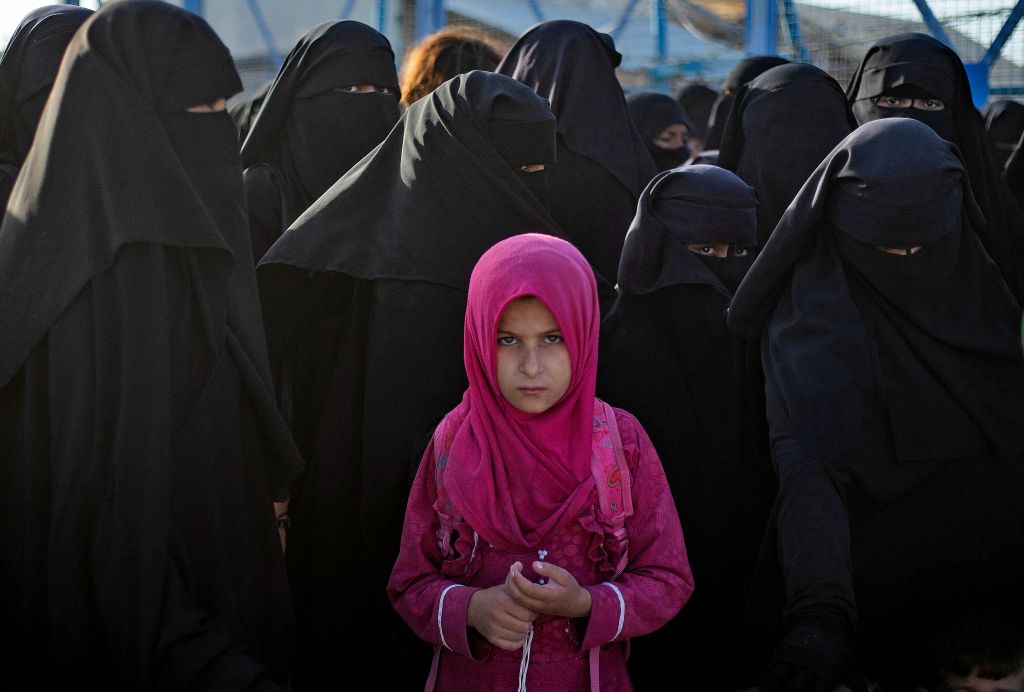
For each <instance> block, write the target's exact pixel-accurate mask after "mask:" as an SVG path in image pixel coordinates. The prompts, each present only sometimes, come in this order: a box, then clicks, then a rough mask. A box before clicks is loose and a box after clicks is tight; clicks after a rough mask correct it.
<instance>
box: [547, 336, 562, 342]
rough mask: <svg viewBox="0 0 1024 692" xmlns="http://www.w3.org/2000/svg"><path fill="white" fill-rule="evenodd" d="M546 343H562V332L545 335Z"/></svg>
mask: <svg viewBox="0 0 1024 692" xmlns="http://www.w3.org/2000/svg"><path fill="white" fill-rule="evenodd" d="M544 343H546V344H560V343H562V335H561V334H548V335H547V336H545V337H544Z"/></svg>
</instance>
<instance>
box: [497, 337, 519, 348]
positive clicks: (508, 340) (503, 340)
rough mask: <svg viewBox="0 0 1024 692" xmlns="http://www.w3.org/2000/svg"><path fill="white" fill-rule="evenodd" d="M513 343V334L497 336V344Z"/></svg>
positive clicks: (506, 344) (514, 339) (513, 344)
mask: <svg viewBox="0 0 1024 692" xmlns="http://www.w3.org/2000/svg"><path fill="white" fill-rule="evenodd" d="M515 344H516V338H515V337H514V336H499V337H498V345H499V346H515Z"/></svg>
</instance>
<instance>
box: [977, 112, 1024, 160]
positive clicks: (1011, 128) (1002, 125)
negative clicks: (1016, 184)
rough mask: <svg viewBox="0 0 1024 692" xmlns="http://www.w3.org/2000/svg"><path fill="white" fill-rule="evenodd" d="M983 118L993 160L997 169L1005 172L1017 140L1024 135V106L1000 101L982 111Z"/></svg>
mask: <svg viewBox="0 0 1024 692" xmlns="http://www.w3.org/2000/svg"><path fill="white" fill-rule="evenodd" d="M981 117H982V118H983V119H984V120H985V133H986V134H987V135H988V143H989V146H990V147H991V148H992V160H993V161H994V162H995V164H996V168H998V169H999V170H1003V169H1004V167H1005V166H1006V161H1007V159H1009V158H1010V154H1011V153H1012V152H1013V150H1014V149H1015V147H1016V144H1017V140H1019V139H1020V136H1021V134H1024V104H1022V103H1019V102H1017V101H1011V100H1009V99H999V100H997V101H993V102H991V103H989V104H988V105H986V106H985V107H984V108H983V109H982V110H981Z"/></svg>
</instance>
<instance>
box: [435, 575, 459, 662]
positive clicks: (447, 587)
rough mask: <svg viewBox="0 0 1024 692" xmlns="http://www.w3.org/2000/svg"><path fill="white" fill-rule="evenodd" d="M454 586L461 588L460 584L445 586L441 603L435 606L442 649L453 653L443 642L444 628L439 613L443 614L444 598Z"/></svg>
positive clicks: (446, 643)
mask: <svg viewBox="0 0 1024 692" xmlns="http://www.w3.org/2000/svg"><path fill="white" fill-rule="evenodd" d="M456 586H462V584H449V585H448V586H446V587H445V589H444V591H442V592H441V601H440V602H439V603H438V604H437V631H438V632H440V633H441V643H442V644H444V648H446V649H448V650H449V651H454V649H453V648H452V647H450V646H448V642H446V641H445V640H444V627H442V626H441V613H443V612H444V597H445V596H447V595H448V592H449V591H451V590H452V589H454V588H455V587H456Z"/></svg>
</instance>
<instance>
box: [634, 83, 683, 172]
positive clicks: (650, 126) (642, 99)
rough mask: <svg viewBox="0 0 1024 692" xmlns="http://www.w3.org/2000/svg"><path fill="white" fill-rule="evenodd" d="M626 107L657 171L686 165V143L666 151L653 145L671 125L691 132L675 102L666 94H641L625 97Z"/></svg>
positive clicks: (681, 108) (677, 103)
mask: <svg viewBox="0 0 1024 692" xmlns="http://www.w3.org/2000/svg"><path fill="white" fill-rule="evenodd" d="M626 106H627V107H628V108H629V116H630V117H631V118H632V119H633V124H635V125H636V129H637V130H638V131H639V132H640V138H641V139H642V140H643V142H644V144H645V145H646V146H647V151H648V152H649V153H650V155H651V158H652V159H654V164H655V166H657V168H658V170H659V171H667V170H668V169H670V168H675V167H676V166H682V165H683V164H684V163H686V160H687V159H689V158H690V153H691V152H690V147H689V146H687V145H686V143H685V141H684V143H683V146H682V147H680V148H678V149H665V148H663V147H660V146H658V145H657V144H655V140H657V138H658V135H660V134H661V133H662V132H663V131H664V130H665V128H666V127H668V126H670V125H680V124H681V125H686V129H687V130H688V131H691V132H692V131H693V125H692V124H691V122H690V119H689V118H688V117H686V113H685V112H684V111H683V107H682V106H680V105H679V102H678V101H676V100H675V99H673V98H672V97H670V96H665V94H658V93H655V92H652V91H643V92H640V93H637V94H630V95H629V96H628V97H626Z"/></svg>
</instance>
